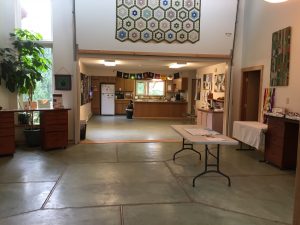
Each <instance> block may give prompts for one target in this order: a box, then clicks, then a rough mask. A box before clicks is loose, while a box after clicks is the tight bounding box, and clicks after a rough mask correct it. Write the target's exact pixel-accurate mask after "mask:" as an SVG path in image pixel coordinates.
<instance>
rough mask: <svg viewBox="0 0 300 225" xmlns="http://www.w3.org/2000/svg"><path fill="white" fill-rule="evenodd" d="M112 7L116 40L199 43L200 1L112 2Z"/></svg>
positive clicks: (143, 0) (154, 0)
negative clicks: (114, 3) (114, 13)
mask: <svg viewBox="0 0 300 225" xmlns="http://www.w3.org/2000/svg"><path fill="white" fill-rule="evenodd" d="M116 5H117V9H116V39H117V40H119V41H122V42H123V41H126V40H129V41H132V42H136V41H143V42H149V41H154V42H162V41H166V42H169V43H172V42H180V43H184V42H191V43H195V42H197V41H199V38H200V10H201V0H116Z"/></svg>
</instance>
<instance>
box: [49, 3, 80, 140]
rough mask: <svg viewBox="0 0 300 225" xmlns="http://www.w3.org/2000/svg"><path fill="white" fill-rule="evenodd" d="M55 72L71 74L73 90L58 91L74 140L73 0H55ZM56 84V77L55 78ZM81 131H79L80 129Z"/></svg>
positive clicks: (75, 77) (71, 138)
mask: <svg viewBox="0 0 300 225" xmlns="http://www.w3.org/2000/svg"><path fill="white" fill-rule="evenodd" d="M52 4H53V12H54V13H53V74H71V75H72V90H71V91H56V90H55V88H54V87H53V93H56V94H62V95H63V104H64V107H65V108H70V109H71V110H70V111H69V140H74V137H75V134H74V132H75V131H74V129H75V124H74V123H75V122H74V121H75V115H76V110H77V107H78V105H77V98H76V96H77V82H78V77H77V76H76V74H75V68H76V67H75V63H74V61H73V28H72V23H73V22H72V0H66V1H60V0H53V1H52ZM53 84H54V79H53ZM78 132H79V131H78Z"/></svg>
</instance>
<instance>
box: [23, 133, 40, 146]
mask: <svg viewBox="0 0 300 225" xmlns="http://www.w3.org/2000/svg"><path fill="white" fill-rule="evenodd" d="M24 134H25V139H26V143H27V145H28V146H29V147H37V146H40V145H41V130H40V129H33V130H30V129H29V130H24Z"/></svg>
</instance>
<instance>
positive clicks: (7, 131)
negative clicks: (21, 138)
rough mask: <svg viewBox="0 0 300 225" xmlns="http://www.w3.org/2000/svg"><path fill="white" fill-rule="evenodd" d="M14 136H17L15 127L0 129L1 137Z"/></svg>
mask: <svg viewBox="0 0 300 225" xmlns="http://www.w3.org/2000/svg"><path fill="white" fill-rule="evenodd" d="M14 135H15V129H14V127H9V128H7V129H3V128H0V137H8V136H14Z"/></svg>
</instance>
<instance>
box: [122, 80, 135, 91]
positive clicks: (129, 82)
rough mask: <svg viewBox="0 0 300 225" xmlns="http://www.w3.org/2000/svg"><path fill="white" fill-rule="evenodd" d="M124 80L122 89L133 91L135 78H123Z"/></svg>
mask: <svg viewBox="0 0 300 225" xmlns="http://www.w3.org/2000/svg"><path fill="white" fill-rule="evenodd" d="M124 80H125V83H124V90H125V91H128V92H134V84H135V80H131V79H124Z"/></svg>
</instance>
